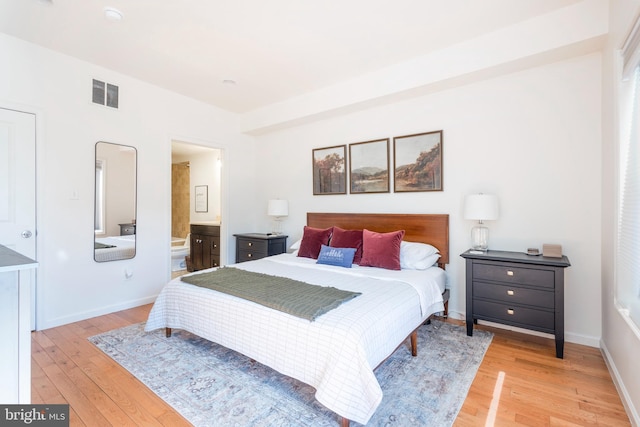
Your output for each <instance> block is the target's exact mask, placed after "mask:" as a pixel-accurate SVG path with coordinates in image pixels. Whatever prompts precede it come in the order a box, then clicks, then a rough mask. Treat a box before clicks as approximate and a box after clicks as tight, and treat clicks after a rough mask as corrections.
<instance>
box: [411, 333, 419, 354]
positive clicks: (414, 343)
mask: <svg viewBox="0 0 640 427" xmlns="http://www.w3.org/2000/svg"><path fill="white" fill-rule="evenodd" d="M411 355H412V356H413V357H416V356H417V355H418V330H417V329H416V330H415V331H413V332H411Z"/></svg>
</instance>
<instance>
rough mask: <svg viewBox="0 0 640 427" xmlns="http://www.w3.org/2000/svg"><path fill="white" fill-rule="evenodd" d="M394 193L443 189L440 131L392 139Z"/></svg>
mask: <svg viewBox="0 0 640 427" xmlns="http://www.w3.org/2000/svg"><path fill="white" fill-rule="evenodd" d="M393 149H394V158H393V166H394V183H393V189H394V191H395V192H397V193H401V192H405V191H442V131H441V130H439V131H435V132H426V133H420V134H415V135H406V136H398V137H395V138H393Z"/></svg>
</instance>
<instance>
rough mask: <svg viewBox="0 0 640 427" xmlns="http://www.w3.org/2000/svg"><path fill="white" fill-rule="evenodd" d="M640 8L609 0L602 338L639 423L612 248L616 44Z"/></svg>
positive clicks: (636, 382)
mask: <svg viewBox="0 0 640 427" xmlns="http://www.w3.org/2000/svg"><path fill="white" fill-rule="evenodd" d="M639 14H640V1H638V0H616V1H612V2H610V13H609V17H610V18H609V19H610V21H609V42H608V44H607V46H606V49H605V50H604V58H605V60H604V61H603V109H602V111H603V116H602V123H603V144H602V169H603V181H602V227H601V228H602V242H603V243H602V259H601V264H602V278H601V282H602V341H601V347H602V350H603V353H604V355H605V360H606V361H607V363H608V365H609V370H610V371H611V373H612V375H613V379H614V381H615V382H616V385H617V387H618V391H619V392H620V395H621V397H622V401H623V403H624V404H625V406H626V408H627V413H628V414H629V416H630V418H631V420H632V423H633V425H636V426H638V425H640V369H638V355H639V354H640V336H639V334H638V332H637V328H635V329H636V331H634V328H633V327H632V326H631V325H630V324H629V323H628V322H627V321H626V320H625V317H624V316H623V315H622V314H621V313H620V312H619V311H618V309H617V307H616V303H615V293H616V284H615V261H616V257H615V253H616V238H615V235H616V217H617V209H616V205H617V182H618V181H617V176H618V174H619V169H618V139H619V138H621V137H623V136H622V135H619V133H618V129H619V122H620V120H621V117H620V116H619V109H618V103H619V102H620V98H619V94H618V82H619V78H620V77H619V76H620V71H621V70H620V67H619V62H618V61H619V55H618V49H620V48H621V47H622V45H623V43H624V41H625V39H626V37H627V35H628V34H629V32H630V31H631V28H632V26H633V23H634V21H635V19H637V18H638V16H639Z"/></svg>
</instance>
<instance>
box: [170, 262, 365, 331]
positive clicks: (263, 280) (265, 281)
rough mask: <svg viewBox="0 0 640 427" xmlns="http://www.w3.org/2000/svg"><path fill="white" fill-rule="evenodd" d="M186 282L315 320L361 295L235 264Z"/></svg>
mask: <svg viewBox="0 0 640 427" xmlns="http://www.w3.org/2000/svg"><path fill="white" fill-rule="evenodd" d="M181 280H182V281H183V282H187V283H190V284H192V285H196V286H201V287H203V288H209V289H213V290H215V291H219V292H224V293H227V294H230V295H233V296H236V297H239V298H244V299H246V300H249V301H253V302H255V303H258V304H261V305H264V306H265V307H269V308H273V309H275V310H279V311H282V312H284V313H288V314H291V315H293V316H296V317H300V318H303V319H307V320H310V321H314V320H315V319H316V318H317V317H318V316H321V315H322V314H324V313H326V312H328V311H329V310H332V309H334V308H336V307H338V306H339V305H340V304H342V303H343V302H345V301H348V300H350V299H352V298H355V297H357V296H358V295H361V294H360V292H350V291H343V290H340V289H336V288H333V287H325V286H317V285H311V284H309V283H304V282H300V281H298V280H293V279H289V278H286V277H278V276H270V275H268V274H262V273H254V272H251V271H245V270H240V269H238V268H233V267H224V268H219V269H218V270H215V271H211V272H208V273H201V274H194V275H193V276H183V277H181Z"/></svg>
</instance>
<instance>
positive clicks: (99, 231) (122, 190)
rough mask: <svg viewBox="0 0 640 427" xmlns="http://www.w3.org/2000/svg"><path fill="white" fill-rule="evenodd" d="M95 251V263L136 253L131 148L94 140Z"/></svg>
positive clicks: (125, 257) (124, 257)
mask: <svg viewBox="0 0 640 427" xmlns="http://www.w3.org/2000/svg"><path fill="white" fill-rule="evenodd" d="M95 161H96V174H95V175H96V176H95V182H96V185H95V214H94V228H95V230H94V239H95V240H94V251H93V259H94V260H96V262H105V261H117V260H120V259H130V258H133V257H134V256H135V255H136V173H137V172H136V164H137V153H136V149H135V148H134V147H130V146H127V145H120V144H112V143H110V142H97V143H96V159H95Z"/></svg>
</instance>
